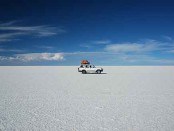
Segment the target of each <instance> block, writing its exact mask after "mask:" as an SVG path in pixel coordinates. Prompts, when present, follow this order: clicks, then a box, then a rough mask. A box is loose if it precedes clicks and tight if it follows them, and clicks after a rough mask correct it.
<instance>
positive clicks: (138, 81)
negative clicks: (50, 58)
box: [0, 66, 174, 131]
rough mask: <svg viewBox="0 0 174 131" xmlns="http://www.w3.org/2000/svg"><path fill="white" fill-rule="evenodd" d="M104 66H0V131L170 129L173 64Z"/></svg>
mask: <svg viewBox="0 0 174 131" xmlns="http://www.w3.org/2000/svg"><path fill="white" fill-rule="evenodd" d="M103 68H104V72H105V73H106V74H84V75H83V74H81V73H79V72H77V67H75V66H70V67H68V66H67V67H63V66H58V67H39V66H35V67H0V130H2V131H12V130H22V131H27V130H41V131H44V130H52V131H54V130H55V131H100V130H101V131H173V130H174V66H158V67H157V66H139V67H138V66H127V67H126V66H125V67H122V66H116V67H109V66H108V67H106V66H105V67H103Z"/></svg>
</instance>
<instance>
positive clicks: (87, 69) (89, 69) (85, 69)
mask: <svg viewBox="0 0 174 131" xmlns="http://www.w3.org/2000/svg"><path fill="white" fill-rule="evenodd" d="M84 63H85V64H84ZM86 63H87V64H86ZM88 63H89V62H88V61H87V60H83V61H81V65H80V67H79V68H78V72H82V74H86V73H98V74H100V73H101V72H103V68H100V67H95V66H94V65H90V64H88Z"/></svg>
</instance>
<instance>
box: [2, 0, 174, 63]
mask: <svg viewBox="0 0 174 131" xmlns="http://www.w3.org/2000/svg"><path fill="white" fill-rule="evenodd" d="M173 7H174V2H172V0H171V1H169V0H161V1H160V0H158V1H157V0H141V1H140V0H2V1H1V4H0V65H79V64H80V60H82V59H88V60H89V61H90V62H91V63H93V64H96V65H174V39H173V38H174V24H173V23H174V8H173Z"/></svg>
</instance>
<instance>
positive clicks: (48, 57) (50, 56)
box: [0, 53, 64, 62]
mask: <svg viewBox="0 0 174 131" xmlns="http://www.w3.org/2000/svg"><path fill="white" fill-rule="evenodd" d="M14 60H15V61H23V62H30V61H62V60H64V56H63V54H62V53H28V54H16V55H14V56H0V61H14Z"/></svg>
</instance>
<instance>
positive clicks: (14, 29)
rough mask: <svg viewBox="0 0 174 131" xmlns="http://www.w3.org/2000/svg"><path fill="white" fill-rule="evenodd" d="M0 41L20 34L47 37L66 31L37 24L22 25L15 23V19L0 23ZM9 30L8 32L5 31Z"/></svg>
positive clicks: (17, 36)
mask: <svg viewBox="0 0 174 131" xmlns="http://www.w3.org/2000/svg"><path fill="white" fill-rule="evenodd" d="M0 31H1V32H3V33H1V34H0V42H8V41H12V40H14V39H19V37H20V36H23V35H28V36H36V37H48V36H53V35H59V34H62V33H65V32H66V31H65V30H64V29H62V28H58V27H53V26H48V25H39V26H22V25H17V22H16V21H11V22H7V23H1V24H0ZM7 32H10V33H7Z"/></svg>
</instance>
